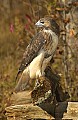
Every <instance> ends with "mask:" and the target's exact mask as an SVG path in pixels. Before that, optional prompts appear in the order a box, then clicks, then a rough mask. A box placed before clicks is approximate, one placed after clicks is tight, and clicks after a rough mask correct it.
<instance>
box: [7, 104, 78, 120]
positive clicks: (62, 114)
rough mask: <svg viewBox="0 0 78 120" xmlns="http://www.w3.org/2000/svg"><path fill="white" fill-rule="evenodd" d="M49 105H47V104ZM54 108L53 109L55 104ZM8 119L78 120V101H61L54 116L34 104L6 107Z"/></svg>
mask: <svg viewBox="0 0 78 120" xmlns="http://www.w3.org/2000/svg"><path fill="white" fill-rule="evenodd" d="M46 107H47V106H46ZM51 107H52V110H53V106H51ZM6 116H7V120H27V119H48V120H52V119H54V117H55V119H56V120H61V119H64V120H69V119H71V120H78V102H68V103H67V102H60V103H58V105H57V106H56V107H55V113H54V117H52V115H50V114H48V113H47V112H46V111H44V110H43V109H41V108H40V107H38V106H34V105H33V104H24V105H15V106H10V107H7V108H6Z"/></svg>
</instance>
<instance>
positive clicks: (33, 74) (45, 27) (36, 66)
mask: <svg viewBox="0 0 78 120" xmlns="http://www.w3.org/2000/svg"><path fill="white" fill-rule="evenodd" d="M35 25H36V26H37V27H41V28H42V29H41V30H40V31H39V32H38V33H37V34H36V35H35V36H34V38H33V39H32V41H31V42H30V44H29V45H28V46H27V48H26V51H25V53H24V55H23V60H22V62H21V65H20V67H19V71H18V74H19V73H22V75H21V77H20V79H19V81H18V84H17V86H16V88H15V91H20V90H24V88H26V86H27V84H28V81H29V79H37V78H38V77H41V76H44V75H45V73H44V70H45V68H46V66H47V65H48V63H49V62H50V60H51V59H52V57H53V55H54V53H55V51H56V48H57V45H58V37H59V26H58V24H57V23H56V22H55V20H53V19H52V18H48V17H45V18H41V19H40V20H39V21H38V22H37V23H36V24H35ZM18 74H17V76H18Z"/></svg>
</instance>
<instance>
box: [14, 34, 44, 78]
mask: <svg viewBox="0 0 78 120" xmlns="http://www.w3.org/2000/svg"><path fill="white" fill-rule="evenodd" d="M45 42H46V41H45V39H44V36H43V35H42V33H41V32H39V33H38V34H37V35H36V36H35V37H34V39H33V40H32V41H31V43H30V44H29V45H28V46H27V48H26V51H25V53H24V55H23V60H22V62H21V65H20V67H19V70H18V73H17V76H16V79H17V77H18V75H19V73H21V72H22V71H23V70H24V69H25V68H26V67H27V66H28V64H30V63H31V62H32V60H33V59H34V58H35V57H36V56H37V54H38V52H39V50H40V49H41V47H42V46H43V45H44V44H45Z"/></svg>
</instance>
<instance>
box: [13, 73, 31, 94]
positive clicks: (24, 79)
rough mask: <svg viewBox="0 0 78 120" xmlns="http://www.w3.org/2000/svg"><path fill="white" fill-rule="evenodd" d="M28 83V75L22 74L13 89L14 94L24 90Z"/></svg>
mask: <svg viewBox="0 0 78 120" xmlns="http://www.w3.org/2000/svg"><path fill="white" fill-rule="evenodd" d="M17 77H18V76H17ZM17 77H16V79H17ZM28 83H29V75H28V74H27V73H26V74H25V73H24V74H23V73H22V75H21V77H20V79H19V81H18V83H17V85H16V87H15V89H14V92H19V91H23V90H25V89H26V86H27V85H28Z"/></svg>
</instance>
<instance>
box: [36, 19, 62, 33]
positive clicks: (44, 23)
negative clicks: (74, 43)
mask: <svg viewBox="0 0 78 120" xmlns="http://www.w3.org/2000/svg"><path fill="white" fill-rule="evenodd" d="M35 25H36V26H37V27H43V28H45V29H51V30H52V31H53V32H55V33H56V34H57V35H59V34H60V30H59V25H58V24H57V23H56V21H55V20H54V19H52V18H48V17H45V18H41V19H40V20H39V21H38V22H37V23H36V24H35Z"/></svg>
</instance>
